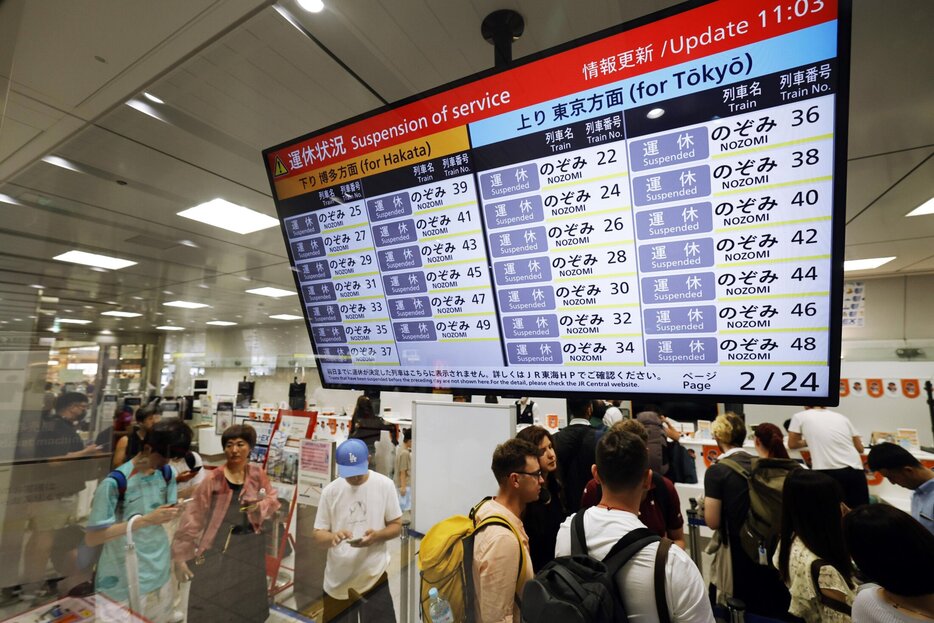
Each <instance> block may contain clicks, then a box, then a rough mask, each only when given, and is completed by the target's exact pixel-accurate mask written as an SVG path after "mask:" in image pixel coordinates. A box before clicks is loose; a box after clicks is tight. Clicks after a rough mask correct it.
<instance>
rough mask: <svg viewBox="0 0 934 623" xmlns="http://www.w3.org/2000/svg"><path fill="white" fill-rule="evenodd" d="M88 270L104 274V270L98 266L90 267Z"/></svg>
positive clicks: (105, 270)
mask: <svg viewBox="0 0 934 623" xmlns="http://www.w3.org/2000/svg"><path fill="white" fill-rule="evenodd" d="M88 270H93V271H94V272H95V273H106V272H107V269H106V268H100V267H99V266H91V267H90V268H89V269H88Z"/></svg>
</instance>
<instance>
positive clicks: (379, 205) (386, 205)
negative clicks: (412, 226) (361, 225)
mask: <svg viewBox="0 0 934 623" xmlns="http://www.w3.org/2000/svg"><path fill="white" fill-rule="evenodd" d="M366 209H367V212H368V213H369V215H370V222H371V223H378V222H379V221H385V220H387V219H391V218H399V217H400V216H409V215H410V214H412V202H411V201H409V193H407V192H404V193H396V194H395V195H388V196H386V197H380V198H379V199H371V200H369V201H367V202H366Z"/></svg>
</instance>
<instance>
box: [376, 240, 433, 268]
mask: <svg viewBox="0 0 934 623" xmlns="http://www.w3.org/2000/svg"><path fill="white" fill-rule="evenodd" d="M376 257H377V259H378V260H379V268H380V270H382V271H384V272H385V271H391V270H404V269H406V268H420V267H421V265H422V256H421V252H420V251H419V249H418V245H412V246H410V247H403V248H401V249H387V250H384V251H377V252H376Z"/></svg>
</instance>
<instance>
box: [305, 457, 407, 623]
mask: <svg viewBox="0 0 934 623" xmlns="http://www.w3.org/2000/svg"><path fill="white" fill-rule="evenodd" d="M368 454H369V453H368V450H367V447H366V443H364V442H363V441H361V440H360V439H348V440H347V441H345V442H343V443H342V444H340V445H339V446H338V447H337V453H336V460H337V472H338V474H339V475H340V478H338V479H337V480H335V481H334V482H332V483H330V484H328V486H326V487H325V488H324V490H323V491H322V492H321V501H320V502H319V504H318V514H317V516H316V517H315V532H314V542H315V545H317V546H319V547H322V548H326V549H327V550H328V559H327V564H326V565H325V568H324V616H323V620H324V622H325V623H330V622H340V623H357V621H358V620H359V621H360V622H361V623H363V622H365V623H383V622H391V623H395V622H396V615H395V611H394V609H393V604H392V596H391V595H390V593H389V581H388V577H387V575H386V569H387V568H388V567H389V550H388V548H387V547H386V542H387V541H390V540H392V539H394V538H396V537H398V536H399V533H400V532H402V510H401V509H400V508H399V497H398V496H397V495H396V487H395V485H394V484H393V482H392V480H390V479H389V478H387V477H386V476H383V475H382V474H380V473H377V472H373V471H370V470H369V463H368Z"/></svg>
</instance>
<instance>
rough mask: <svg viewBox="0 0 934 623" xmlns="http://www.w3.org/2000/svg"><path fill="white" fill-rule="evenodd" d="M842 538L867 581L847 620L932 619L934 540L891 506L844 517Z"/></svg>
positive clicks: (869, 508)
mask: <svg viewBox="0 0 934 623" xmlns="http://www.w3.org/2000/svg"><path fill="white" fill-rule="evenodd" d="M843 538H844V540H845V541H846V544H847V547H848V548H849V550H850V554H851V555H852V556H853V562H855V563H856V566H857V567H859V570H860V573H861V574H862V575H863V576H865V577H866V579H868V580H869V581H870V582H873V584H869V585H866V586H863V587H862V588H861V589H860V591H859V594H858V595H857V596H856V599H855V600H854V601H853V621H855V622H856V623H863V622H864V621H865V622H866V623H889V622H900V621H906V622H907V621H919V620H934V568H932V565H934V535H932V534H931V533H930V532H928V531H927V530H926V529H925V528H924V526H922V525H921V524H919V523H918V522H917V521H915V520H914V518H912V517H911V515H909V514H908V513H905V512H903V511H900V510H898V509H897V508H895V507H894V506H889V505H888V504H871V505H867V506H860V507H859V508H857V509H855V510H853V511H852V512H850V513H847V515H846V517H844V519H843ZM896 557H897V558H896Z"/></svg>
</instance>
